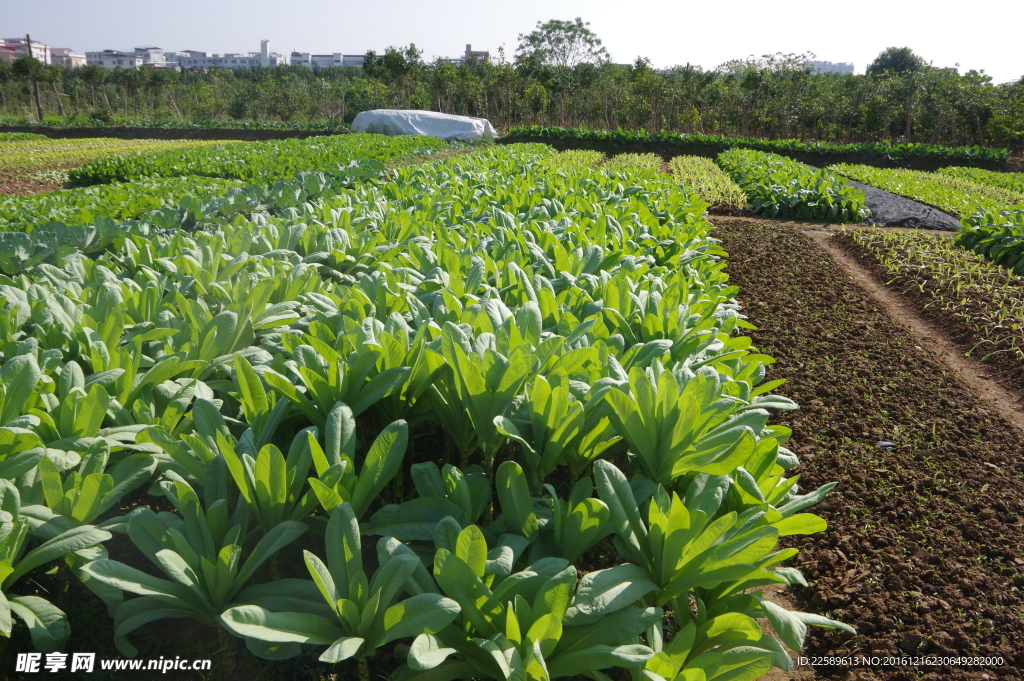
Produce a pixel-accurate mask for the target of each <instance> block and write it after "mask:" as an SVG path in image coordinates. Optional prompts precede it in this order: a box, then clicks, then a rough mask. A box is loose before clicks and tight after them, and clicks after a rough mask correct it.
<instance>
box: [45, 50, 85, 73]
mask: <svg viewBox="0 0 1024 681" xmlns="http://www.w3.org/2000/svg"><path fill="white" fill-rule="evenodd" d="M50 63H51V64H58V65H60V66H63V67H65V68H72V69H76V68H78V67H79V66H85V64H86V59H85V55H84V54H77V53H76V52H72V51H71V48H70V47H51V48H50Z"/></svg>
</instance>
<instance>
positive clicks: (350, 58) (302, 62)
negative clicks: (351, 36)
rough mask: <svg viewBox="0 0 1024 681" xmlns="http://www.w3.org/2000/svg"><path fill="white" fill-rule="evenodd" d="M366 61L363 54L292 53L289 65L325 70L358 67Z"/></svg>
mask: <svg viewBox="0 0 1024 681" xmlns="http://www.w3.org/2000/svg"><path fill="white" fill-rule="evenodd" d="M365 60H366V55H365V54H342V53H341V52H333V53H331V54H310V53H309V52H292V54H291V59H290V61H289V63H290V64H291V65H292V66H305V67H306V68H308V69H313V68H317V69H326V68H330V67H332V66H359V67H361V66H362V65H363V62H364V61H365Z"/></svg>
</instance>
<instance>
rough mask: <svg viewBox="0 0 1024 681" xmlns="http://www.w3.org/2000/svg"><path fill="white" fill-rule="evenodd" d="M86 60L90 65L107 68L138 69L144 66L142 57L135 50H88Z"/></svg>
mask: <svg viewBox="0 0 1024 681" xmlns="http://www.w3.org/2000/svg"><path fill="white" fill-rule="evenodd" d="M85 62H86V63H87V64H89V65H90V66H101V67H103V68H105V69H117V68H121V69H137V68H139V67H140V66H142V57H140V56H139V55H137V54H135V53H134V52H121V51H120V50H102V51H100V52H86V53H85Z"/></svg>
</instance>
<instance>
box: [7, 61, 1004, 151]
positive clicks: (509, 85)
mask: <svg viewBox="0 0 1024 681" xmlns="http://www.w3.org/2000/svg"><path fill="white" fill-rule="evenodd" d="M367 57H368V58H367V63H366V66H365V67H364V68H352V67H341V68H329V69H318V70H312V71H311V70H309V69H307V68H305V67H272V68H253V69H246V70H242V69H238V70H211V71H209V72H203V71H195V70H186V71H182V72H180V73H178V72H173V71H158V70H155V69H150V68H142V69H139V70H120V69H116V70H113V71H107V70H104V69H102V68H98V67H92V66H87V67H84V68H78V69H60V68H57V67H47V68H45V69H40V70H37V71H35V72H32V73H29V70H28V69H21V70H20V71H19V69H18V68H16V67H15V68H12V67H11V66H9V65H6V64H3V63H2V62H0V112H2V113H3V115H5V116H8V117H14V118H30V117H31V118H35V117H36V116H37V114H38V112H37V106H36V100H35V98H34V97H35V95H34V92H35V91H34V87H35V86H38V91H39V102H40V105H41V108H42V109H43V110H44V111H43V112H44V115H46V116H61V117H63V118H64V119H73V118H99V119H101V120H102V119H104V118H112V117H123V118H136V119H142V118H148V119H161V118H165V119H177V120H182V121H189V120H203V119H219V120H228V121H229V120H236V121H281V122H285V123H293V124H300V125H302V124H320V125H323V124H325V123H329V122H335V123H342V122H348V121H351V120H352V118H353V117H354V116H355V115H356V114H357V113H359V112H360V111H365V110H368V109H377V108H414V109H431V110H435V111H442V112H445V113H454V114H463V115H470V116H482V117H486V118H489V119H490V120H491V122H492V123H494V125H495V126H497V127H498V128H500V129H505V128H508V127H511V126H517V125H550V126H573V127H575V126H582V127H587V128H594V129H616V128H623V129H627V130H629V129H633V130H636V129H646V130H667V131H676V132H684V133H703V134H721V135H734V136H739V137H760V138H773V139H800V140H821V141H827V142H838V143H850V142H872V141H879V140H890V141H893V142H928V143H932V144H943V145H948V146H961V145H972V144H980V145H986V146H996V147H1009V148H1011V149H1013V150H1016V151H1020V150H1022V149H1024V77H1022V78H1021V80H1020V81H1017V82H1013V83H1007V84H1001V85H996V84H993V83H992V82H991V78H989V77H988V76H986V75H984V74H981V73H978V72H975V71H970V72H967V73H965V74H960V73H958V72H957V70H956V69H942V68H933V67H930V66H926V67H922V68H918V69H915V70H907V71H902V72H891V71H885V70H882V71H879V70H878V69H876V70H875V71H874V73H871V75H865V76H860V75H838V74H823V75H814V74H812V73H810V72H809V71H808V70H807V69H806V68H804V66H803V61H802V59H800V58H797V57H795V56H792V55H785V56H782V55H778V56H775V57H766V58H762V59H748V60H737V61H733V62H729V63H727V64H725V65H723V66H721V67H719V68H717V69H715V70H704V69H702V68H700V67H697V66H690V65H687V66H679V67H674V68H671V69H667V70H655V69H653V68H651V66H650V64H649V63H648V62H647V61H646V60H639V59H638V60H637V61H636V62H635V63H633V64H629V65H622V64H612V63H604V64H593V63H580V64H577V65H575V66H573V67H566V66H561V67H560V66H551V65H545V64H541V63H538V62H537V61H536V60H517V61H515V62H513V63H508V62H503V61H500V60H499V61H498V63H468V64H464V65H462V66H455V65H453V64H451V63H448V62H444V61H440V60H438V61H437V62H434V63H425V62H423V61H422V60H421V58H420V52H419V51H418V50H416V49H415V48H414V47H413V46H410V47H409V48H403V49H389V50H388V51H387V52H385V53H384V54H383V55H380V56H378V55H375V54H373V53H369V54H368V55H367ZM33 81H35V82H33Z"/></svg>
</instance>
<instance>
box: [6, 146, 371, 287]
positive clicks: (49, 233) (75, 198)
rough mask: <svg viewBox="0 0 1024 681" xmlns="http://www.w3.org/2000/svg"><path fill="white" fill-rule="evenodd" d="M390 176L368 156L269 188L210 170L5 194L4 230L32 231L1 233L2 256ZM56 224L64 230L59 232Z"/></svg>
mask: <svg viewBox="0 0 1024 681" xmlns="http://www.w3.org/2000/svg"><path fill="white" fill-rule="evenodd" d="M384 177H385V166H384V164H383V163H381V162H380V161H374V160H365V161H353V162H352V163H350V164H349V165H347V166H344V167H342V168H339V169H337V170H334V171H329V172H322V173H306V172H302V173H299V174H298V175H296V176H295V177H293V178H291V179H289V180H279V181H277V182H275V183H274V184H273V185H271V186H269V187H265V186H263V185H247V184H245V183H244V182H242V181H241V180H220V179H215V178H205V177H190V178H160V179H155V180H149V181H139V182H123V183H121V182H119V183H113V184H107V185H96V186H92V187H80V188H76V189H65V190H60V191H55V192H50V193H46V194H37V195H33V196H10V197H5V198H3V199H0V229H5V230H9V231H11V232H16V231H20V232H24V234H21V233H19V234H17V235H15V234H11V235H9V236H6V237H3V238H0V257H6V256H5V254H6V253H7V250H2V249H5V248H6V247H7V245H10V244H24V243H27V242H28V241H32V242H36V243H37V244H38V246H39V249H40V252H42V251H48V252H52V251H54V250H55V249H57V248H58V247H61V246H65V245H68V244H66V243H65V241H70V243H71V244H74V243H75V242H76V240H77V239H79V238H83V237H84V235H85V234H87V233H90V232H96V231H99V232H103V233H110V234H115V233H119V232H121V231H124V230H125V229H131V228H132V225H130V224H128V223H126V222H124V221H126V220H138V221H140V222H142V223H145V224H146V225H149V226H152V227H153V228H155V229H163V230H169V229H182V228H186V229H187V228H191V227H193V226H194V225H195V224H196V223H197V222H199V221H218V222H220V223H224V222H226V221H229V220H230V219H231V218H232V217H234V216H235V215H239V214H242V213H245V214H248V213H252V212H259V211H271V212H273V211H276V210H281V209H284V208H288V207H290V206H295V205H298V204H301V203H303V202H305V201H308V200H309V199H313V198H323V197H325V196H329V195H332V194H334V193H336V192H337V191H338V190H340V189H341V188H344V187H347V186H351V185H352V184H354V183H356V182H362V181H367V180H370V179H376V180H382V179H383V178H384ZM114 221H120V223H119V224H115V222H114ZM54 223H60V224H54ZM67 228H72V229H67ZM54 230H59V231H60V232H61V233H62V236H60V237H54ZM101 242H102V243H101ZM106 244H107V242H106V241H105V240H103V239H99V240H98V241H96V242H95V243H92V244H91V245H92V247H93V249H94V250H102V249H103V248H106ZM79 250H82V252H91V251H89V250H83V249H79ZM33 257H34V256H33ZM18 269H20V267H19V268H18ZM5 271H6V270H5ZM8 273H10V272H8Z"/></svg>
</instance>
